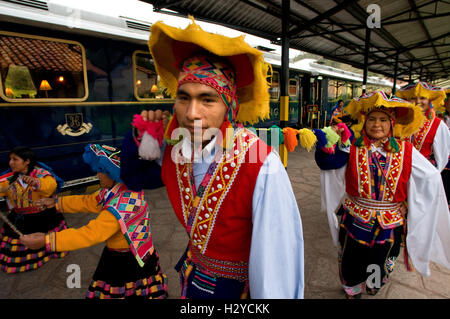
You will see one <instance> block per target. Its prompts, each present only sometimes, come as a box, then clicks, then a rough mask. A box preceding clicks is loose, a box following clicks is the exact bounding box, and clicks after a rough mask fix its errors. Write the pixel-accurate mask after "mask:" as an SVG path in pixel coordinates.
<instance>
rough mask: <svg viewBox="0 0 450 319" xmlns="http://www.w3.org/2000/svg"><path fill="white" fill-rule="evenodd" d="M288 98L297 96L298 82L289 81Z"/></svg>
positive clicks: (294, 80)
mask: <svg viewBox="0 0 450 319" xmlns="http://www.w3.org/2000/svg"><path fill="white" fill-rule="evenodd" d="M289 96H298V81H297V80H296V79H289Z"/></svg>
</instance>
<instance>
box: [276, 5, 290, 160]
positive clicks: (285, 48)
mask: <svg viewBox="0 0 450 319" xmlns="http://www.w3.org/2000/svg"><path fill="white" fill-rule="evenodd" d="M290 2H291V1H290V0H283V1H282V19H281V79H280V92H281V96H280V127H281V128H284V127H286V126H287V123H288V121H289V35H288V32H289V25H290V21H289V18H290V15H291V7H290V6H291V3H290ZM279 150H280V158H281V161H282V162H283V165H284V167H286V166H287V149H286V146H284V144H283V145H280V147H279Z"/></svg>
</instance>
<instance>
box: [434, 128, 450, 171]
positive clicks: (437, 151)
mask: <svg viewBox="0 0 450 319" xmlns="http://www.w3.org/2000/svg"><path fill="white" fill-rule="evenodd" d="M433 153H434V158H435V160H436V164H437V168H438V170H439V172H442V170H443V169H444V168H445V166H446V165H447V162H448V156H449V155H450V131H449V129H448V127H447V125H445V123H444V121H441V122H440V123H439V126H438V129H437V131H436V135H435V136H434V140H433Z"/></svg>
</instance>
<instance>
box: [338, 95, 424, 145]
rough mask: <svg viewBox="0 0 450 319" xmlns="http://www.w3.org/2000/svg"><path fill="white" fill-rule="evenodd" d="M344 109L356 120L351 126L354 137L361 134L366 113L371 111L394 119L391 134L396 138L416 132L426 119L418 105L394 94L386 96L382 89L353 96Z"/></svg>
mask: <svg viewBox="0 0 450 319" xmlns="http://www.w3.org/2000/svg"><path fill="white" fill-rule="evenodd" d="M345 111H346V112H347V113H348V114H349V115H350V116H351V117H352V118H353V119H355V120H357V121H358V124H355V125H353V126H352V129H353V131H354V133H355V137H356V138H358V137H359V136H360V135H361V131H362V129H363V128H364V123H365V121H366V117H367V115H368V114H369V113H370V112H373V111H381V112H385V113H386V114H388V115H389V116H391V117H393V118H394V119H395V125H394V130H393V132H392V135H393V136H394V137H398V138H404V137H408V136H411V135H412V134H414V133H416V132H417V131H418V130H419V129H420V128H421V127H422V125H423V123H424V121H425V120H426V118H425V116H424V115H423V114H422V109H421V108H420V107H419V106H418V105H415V104H413V103H410V102H408V101H405V100H403V99H401V98H398V97H395V96H393V97H388V96H387V95H386V93H385V92H383V91H374V92H370V93H367V94H364V95H363V96H361V97H355V98H353V99H352V100H351V101H350V103H349V104H348V105H347V106H346V107H345Z"/></svg>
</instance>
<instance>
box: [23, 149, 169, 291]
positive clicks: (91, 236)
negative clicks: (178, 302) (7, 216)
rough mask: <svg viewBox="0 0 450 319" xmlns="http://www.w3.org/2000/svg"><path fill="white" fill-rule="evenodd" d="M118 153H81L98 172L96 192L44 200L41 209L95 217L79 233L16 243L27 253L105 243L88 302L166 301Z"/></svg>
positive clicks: (138, 203) (141, 204) (139, 199)
mask: <svg viewBox="0 0 450 319" xmlns="http://www.w3.org/2000/svg"><path fill="white" fill-rule="evenodd" d="M119 156H120V150H118V149H116V148H114V147H111V146H107V145H99V144H90V145H87V146H86V148H85V152H84V154H83V159H84V161H85V162H86V163H88V164H89V165H90V166H91V168H92V169H93V170H94V171H96V172H97V176H98V178H99V180H100V187H101V188H100V190H98V191H97V192H95V193H93V194H91V195H75V196H62V197H58V198H57V199H56V200H52V199H43V200H41V201H40V202H39V204H40V205H42V206H43V207H54V206H55V205H56V209H57V210H58V211H61V212H65V213H80V212H89V213H98V217H97V218H96V219H94V220H92V221H90V222H89V224H87V225H86V226H84V227H81V228H79V229H73V228H69V229H67V230H64V231H60V232H49V233H47V234H43V233H36V234H31V235H26V236H23V237H21V238H20V240H21V241H22V242H23V243H24V244H25V245H26V246H28V247H30V248H37V247H39V248H40V247H45V250H46V251H48V252H56V251H65V250H67V251H70V250H76V249H82V248H86V247H90V246H93V245H96V244H99V243H101V242H106V247H105V249H104V250H103V253H102V256H101V258H100V261H99V263H98V266H97V269H96V271H95V273H94V276H93V278H92V282H91V285H90V286H89V288H88V291H87V293H86V298H88V299H94V298H95V299H111V298H132V297H142V298H165V297H166V294H167V283H166V282H167V280H166V276H165V275H164V274H163V273H162V272H161V269H160V266H159V257H158V254H157V253H156V250H155V249H154V247H153V242H152V235H151V231H150V215H149V213H150V212H149V209H148V204H147V201H146V199H145V198H144V192H143V191H132V190H130V189H129V188H128V187H127V186H126V185H125V184H123V183H122V180H121V178H120V157H119Z"/></svg>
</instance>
